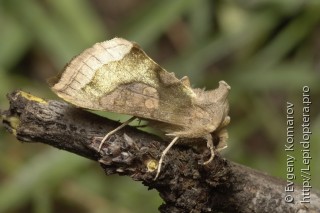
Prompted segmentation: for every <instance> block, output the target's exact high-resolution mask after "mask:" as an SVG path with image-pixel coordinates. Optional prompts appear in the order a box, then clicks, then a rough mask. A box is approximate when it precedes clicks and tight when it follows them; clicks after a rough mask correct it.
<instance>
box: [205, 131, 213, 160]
mask: <svg viewBox="0 0 320 213" xmlns="http://www.w3.org/2000/svg"><path fill="white" fill-rule="evenodd" d="M204 138H205V139H206V140H207V147H208V148H209V149H210V152H211V156H210V158H209V160H207V161H206V162H204V163H203V164H204V165H206V164H208V163H210V162H211V161H212V160H213V158H214V145H213V140H212V136H211V134H208V135H206V136H205V137H204Z"/></svg>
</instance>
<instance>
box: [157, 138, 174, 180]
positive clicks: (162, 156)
mask: <svg viewBox="0 0 320 213" xmlns="http://www.w3.org/2000/svg"><path fill="white" fill-rule="evenodd" d="M178 139H179V137H175V138H174V139H173V140H172V141H171V142H170V144H169V145H168V146H167V147H166V148H165V149H164V150H163V152H162V154H161V157H160V160H159V163H158V169H157V174H156V176H155V178H154V179H153V180H156V179H157V178H158V176H159V174H160V171H161V164H162V161H163V158H164V156H165V155H166V154H167V152H168V151H169V150H170V148H171V147H172V146H173V145H174V144H175V143H176V141H177V140H178Z"/></svg>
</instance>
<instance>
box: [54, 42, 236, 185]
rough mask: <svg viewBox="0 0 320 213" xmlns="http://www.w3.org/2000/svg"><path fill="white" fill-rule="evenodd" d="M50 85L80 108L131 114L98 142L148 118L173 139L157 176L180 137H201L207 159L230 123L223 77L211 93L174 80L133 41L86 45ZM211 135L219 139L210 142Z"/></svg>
mask: <svg viewBox="0 0 320 213" xmlns="http://www.w3.org/2000/svg"><path fill="white" fill-rule="evenodd" d="M51 85H52V87H51V89H52V90H53V92H55V93H56V94H57V95H58V96H59V97H61V98H62V99H64V100H65V101H67V102H69V103H71V104H73V105H75V106H77V107H81V108H84V109H90V110H100V111H110V112H116V113H121V114H127V115H132V116H133V117H132V118H131V119H129V120H128V121H127V122H124V123H123V124H122V125H121V126H119V127H118V128H116V129H115V130H113V131H111V132H109V133H108V134H107V135H106V136H105V137H104V138H103V140H102V141H101V144H100V147H99V149H100V148H101V147H102V145H103V143H104V141H105V140H106V139H107V138H108V137H109V136H110V135H111V134H113V133H115V132H116V131H118V130H119V129H121V128H122V127H124V126H125V125H127V124H128V123H130V122H131V121H132V120H133V119H135V118H139V119H142V120H147V121H148V125H149V126H151V127H154V128H157V129H159V130H161V131H163V132H164V133H165V134H166V135H167V136H170V137H172V141H171V143H170V144H169V145H168V146H167V147H166V149H165V150H164V151H163V152H162V155H161V157H160V160H159V163H158V168H157V174H156V176H155V179H156V178H157V177H158V175H159V173H160V171H161V164H162V161H163V159H164V156H165V155H166V153H167V152H168V151H169V150H170V148H171V147H172V146H173V145H174V144H175V143H176V142H177V141H178V140H179V138H181V139H183V138H204V139H205V140H206V141H207V147H208V148H209V149H210V152H211V157H210V158H209V159H208V160H207V161H206V162H204V164H207V163H210V162H211V161H212V159H213V158H214V151H215V150H220V149H223V148H225V147H226V141H227V139H228V133H227V130H226V129H225V127H226V126H227V125H228V124H229V122H230V117H229V116H228V112H229V104H228V100H227V96H228V93H229V90H230V86H229V85H228V84H227V83H226V82H225V81H220V82H219V87H218V88H217V89H214V90H211V91H205V90H204V89H194V88H192V87H191V86H190V81H189V78H188V77H183V78H182V79H178V78H176V77H175V75H174V73H169V72H167V71H166V70H165V69H163V68H162V67H161V66H159V65H158V64H157V63H156V62H154V61H153V60H152V59H151V58H149V57H148V56H147V54H146V53H145V52H144V51H143V50H142V49H141V48H140V47H139V46H138V45H137V44H136V43H134V42H130V41H127V40H125V39H122V38H114V39H111V40H108V41H104V42H101V43H96V44H95V45H94V46H93V47H91V48H89V49H86V50H85V51H84V52H82V53H81V54H80V55H78V56H76V57H75V58H74V59H72V60H71V62H70V63H69V64H68V65H67V66H66V67H65V69H64V70H63V72H62V73H60V75H58V76H57V77H56V78H54V80H51ZM212 135H214V136H216V137H217V138H218V141H219V143H218V144H216V145H214V142H213V137H212Z"/></svg>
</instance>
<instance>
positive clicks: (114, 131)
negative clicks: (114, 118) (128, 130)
mask: <svg viewBox="0 0 320 213" xmlns="http://www.w3.org/2000/svg"><path fill="white" fill-rule="evenodd" d="M134 119H136V117H132V118H130V119H129V120H127V121H125V122H123V123H122V124H121V125H120V126H118V127H117V128H115V129H114V130H112V131H110V132H108V134H106V135H105V136H104V137H103V138H102V140H101V142H100V145H99V149H98V150H99V152H100V150H101V148H102V145H103V144H104V142H105V141H106V140H107V139H108V137H109V136H110V135H112V134H114V133H116V132H117V131H119V130H120V129H122V128H123V127H125V126H126V125H128V124H129V123H130V122H132V121H133V120H134Z"/></svg>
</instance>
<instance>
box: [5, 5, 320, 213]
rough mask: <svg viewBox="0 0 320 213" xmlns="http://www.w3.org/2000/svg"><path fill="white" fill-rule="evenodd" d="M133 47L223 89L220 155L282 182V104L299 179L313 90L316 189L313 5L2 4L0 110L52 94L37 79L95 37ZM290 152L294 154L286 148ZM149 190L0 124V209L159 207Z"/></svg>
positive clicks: (319, 19) (317, 38) (319, 15)
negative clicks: (307, 93)
mask: <svg viewBox="0 0 320 213" xmlns="http://www.w3.org/2000/svg"><path fill="white" fill-rule="evenodd" d="M115 36H118V37H124V38H126V39H128V40H133V41H136V42H138V43H139V44H140V45H141V46H142V47H143V49H144V50H145V51H146V52H147V53H148V54H149V55H150V57H151V58H153V59H154V60H155V61H157V62H158V63H159V64H160V65H161V66H163V67H164V68H166V69H167V70H168V71H171V72H175V73H176V75H177V76H178V77H182V76H184V75H188V76H189V77H190V79H191V83H192V84H193V85H194V86H195V87H205V88H207V89H212V88H215V87H217V85H218V81H219V80H222V79H223V80H225V81H227V82H228V83H229V84H230V85H231V87H232V91H231V95H230V105H231V112H230V114H231V121H232V122H231V124H230V126H229V132H230V140H229V148H228V149H226V150H225V151H223V155H224V156H225V157H226V158H228V159H230V160H233V161H235V162H238V163H241V164H244V165H247V166H249V167H252V168H255V169H258V170H261V171H265V172H267V173H269V174H271V175H273V176H278V177H281V178H283V179H285V178H286V154H287V153H286V152H285V151H284V144H285V142H286V103H287V101H289V102H291V103H293V104H294V105H295V140H296V142H297V143H296V144H295V153H294V156H295V157H296V158H297V160H296V162H295V167H294V168H295V174H296V176H297V179H296V181H295V182H296V183H297V184H299V183H301V177H300V168H302V163H301V162H302V155H301V146H300V144H299V143H298V142H299V140H300V138H301V121H302V87H303V86H304V85H307V86H309V87H310V88H311V99H312V106H311V126H312V131H313V134H312V136H311V141H310V143H311V155H312V163H311V174H312V176H311V178H312V181H311V184H312V187H313V188H318V189H319V188H320V181H319V180H320V167H319V166H316V162H320V155H319V150H320V143H319V141H320V133H319V131H317V130H318V129H320V116H319V111H320V110H319V109H320V107H319V105H320V103H319V97H320V82H319V80H320V78H319V75H320V73H319V68H320V51H319V50H320V2H319V1H318V0H314V1H312V0H311V1H304V0H290V1H289V0H284V1H278V0H238V1H236V0H234V1H213V0H174V1H172V0H162V1H156V0H152V1H145V0H131V1H130V0H119V1H114V0H105V1H104V0H91V1H89V0H68V1H64V0H42V1H41V0H38V1H36V0H23V1H18V0H0V108H1V109H7V108H8V102H7V99H6V97H5V95H6V94H7V93H8V92H10V91H12V90H14V89H22V90H24V91H28V92H31V93H32V94H34V95H37V96H39V97H43V98H55V99H57V97H56V96H55V95H54V94H53V93H52V92H51V91H50V89H49V87H48V85H47V84H46V81H45V79H46V78H48V77H51V76H54V75H55V74H56V73H57V72H58V71H60V70H61V69H62V68H63V67H64V65H65V64H66V63H67V62H68V61H69V60H70V59H71V58H72V57H74V56H75V55H77V54H79V53H80V52H81V51H83V50H84V49H85V48H88V47H90V46H92V45H93V44H94V43H96V42H100V41H104V40H108V39H111V38H113V37H115ZM290 154H291V153H290ZM161 202H162V201H161V199H160V198H159V197H158V194H157V192H155V191H154V190H152V191H148V190H147V188H146V187H144V186H142V184H141V183H137V182H134V181H132V180H130V179H129V178H126V177H119V176H116V175H114V176H109V177H107V176H105V175H104V173H103V171H102V170H101V169H100V168H99V166H98V163H95V162H91V161H89V160H86V159H84V158H81V157H77V156H75V155H73V154H71V153H67V152H64V151H59V150H57V149H54V148H52V147H48V146H45V145H42V144H21V143H19V142H18V141H17V140H16V139H15V138H14V137H13V136H12V135H10V134H9V133H7V132H6V131H5V129H4V128H3V127H2V126H0V212H14V213H15V212H35V213H50V212H124V213H125V212H157V208H158V206H159V205H160V204H161Z"/></svg>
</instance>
